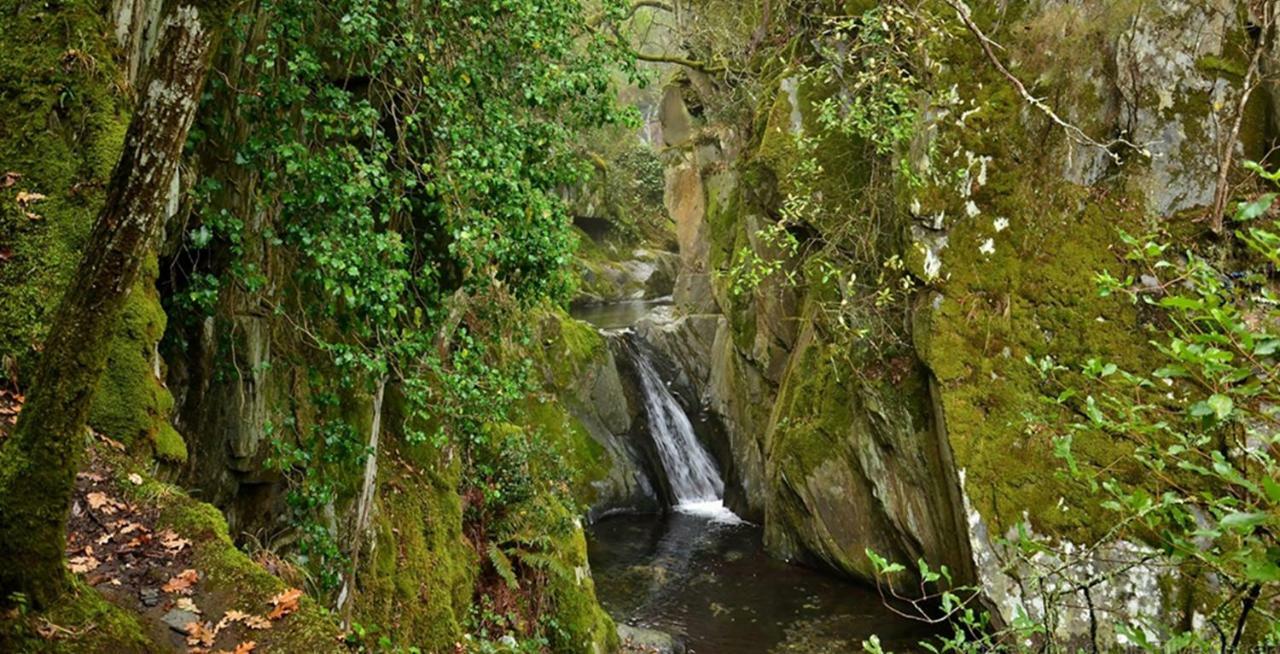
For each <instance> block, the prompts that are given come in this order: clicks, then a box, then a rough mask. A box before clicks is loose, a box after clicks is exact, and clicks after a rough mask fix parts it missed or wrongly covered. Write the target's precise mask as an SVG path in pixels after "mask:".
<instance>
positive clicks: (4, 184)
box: [0, 170, 22, 188]
mask: <svg viewBox="0 0 1280 654" xmlns="http://www.w3.org/2000/svg"><path fill="white" fill-rule="evenodd" d="M20 179H22V173H15V172H13V171H12V170H11V171H9V172H7V173H5V174H3V175H0V188H9V187H10V186H13V185H14V184H17V183H18V180H20Z"/></svg>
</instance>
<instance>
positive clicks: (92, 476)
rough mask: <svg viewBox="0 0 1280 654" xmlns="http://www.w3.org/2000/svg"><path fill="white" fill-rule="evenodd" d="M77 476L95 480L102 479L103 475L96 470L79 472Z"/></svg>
mask: <svg viewBox="0 0 1280 654" xmlns="http://www.w3.org/2000/svg"><path fill="white" fill-rule="evenodd" d="M76 477H77V478H79V479H84V480H87V481H93V482H98V481H102V475H100V474H98V473H96V472H77V473H76Z"/></svg>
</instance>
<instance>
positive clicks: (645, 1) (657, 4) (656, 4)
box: [587, 0, 676, 27]
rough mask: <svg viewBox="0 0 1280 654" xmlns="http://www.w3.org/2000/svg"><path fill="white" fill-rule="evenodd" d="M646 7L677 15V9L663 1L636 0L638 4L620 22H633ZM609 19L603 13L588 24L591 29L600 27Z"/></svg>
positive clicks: (633, 5) (621, 17)
mask: <svg viewBox="0 0 1280 654" xmlns="http://www.w3.org/2000/svg"><path fill="white" fill-rule="evenodd" d="M646 7H647V8H649V9H657V10H659V11H665V12H667V13H675V11H676V8H675V7H673V6H671V5H669V4H667V3H665V2H662V1H661V0H636V2H635V3H634V4H632V5H631V8H630V9H628V10H627V13H626V14H624V15H622V16H620V17H619V20H621V21H623V22H625V21H628V20H631V18H632V17H633V16H635V15H636V12H637V11H640V10H641V9H644V8H646ZM608 18H609V16H608V14H605V13H603V12H601V13H599V14H596V15H595V16H592V17H591V18H590V19H589V20H587V24H588V25H590V26H591V27H599V26H600V24H601V23H604V22H605V21H606V20H608Z"/></svg>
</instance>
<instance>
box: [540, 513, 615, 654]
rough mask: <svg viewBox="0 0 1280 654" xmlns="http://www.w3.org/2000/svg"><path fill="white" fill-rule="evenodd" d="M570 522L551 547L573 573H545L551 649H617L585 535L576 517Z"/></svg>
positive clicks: (590, 653) (587, 652) (580, 652)
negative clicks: (599, 597) (589, 560)
mask: <svg viewBox="0 0 1280 654" xmlns="http://www.w3.org/2000/svg"><path fill="white" fill-rule="evenodd" d="M560 510H561V511H563V510H564V509H563V508H561V509H560ZM563 517H565V516H562V518H563ZM571 524H573V528H572V529H571V530H569V531H568V532H567V533H561V534H556V535H554V536H553V545H552V547H551V551H552V553H553V554H554V556H555V557H556V558H558V559H559V560H560V561H561V563H562V564H563V565H564V567H566V568H567V569H568V571H570V572H572V575H573V576H572V577H570V576H568V575H564V574H551V575H548V581H547V589H546V595H547V597H548V598H549V599H550V600H551V603H552V607H553V611H552V615H553V619H554V625H549V626H550V627H551V628H549V629H548V635H549V636H550V640H551V651H553V652H565V653H566V654H604V653H605V652H616V651H618V647H619V642H618V631H617V627H616V626H615V625H614V622H613V619H612V618H610V617H609V614H608V613H605V611H604V609H603V608H601V607H600V604H599V602H597V601H596V592H595V582H594V581H593V580H592V579H591V568H590V567H589V566H588V564H587V541H586V536H585V535H583V533H582V527H581V526H579V525H578V523H577V521H573V522H572V523H571Z"/></svg>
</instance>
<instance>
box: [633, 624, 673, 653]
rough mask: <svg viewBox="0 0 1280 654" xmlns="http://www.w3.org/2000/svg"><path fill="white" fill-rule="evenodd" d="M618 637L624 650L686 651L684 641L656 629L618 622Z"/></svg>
mask: <svg viewBox="0 0 1280 654" xmlns="http://www.w3.org/2000/svg"><path fill="white" fill-rule="evenodd" d="M618 638H619V639H621V640H622V647H623V651H624V652H644V653H645V654H684V653H685V652H686V651H687V650H686V648H685V645H684V643H683V642H681V641H680V640H679V639H677V638H676V637H675V636H672V635H671V634H669V633H666V632H663V631H658V630H656V629H646V628H644V627H632V626H631V625H625V624H620V625H618Z"/></svg>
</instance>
